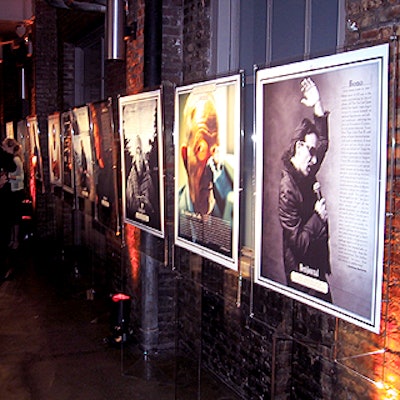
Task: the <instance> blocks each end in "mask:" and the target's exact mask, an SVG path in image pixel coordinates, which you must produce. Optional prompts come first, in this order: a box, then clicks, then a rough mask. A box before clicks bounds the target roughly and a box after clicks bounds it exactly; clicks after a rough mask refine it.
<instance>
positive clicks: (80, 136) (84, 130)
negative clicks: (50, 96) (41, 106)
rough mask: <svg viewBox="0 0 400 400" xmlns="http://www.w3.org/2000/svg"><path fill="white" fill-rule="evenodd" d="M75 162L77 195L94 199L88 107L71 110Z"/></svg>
mask: <svg viewBox="0 0 400 400" xmlns="http://www.w3.org/2000/svg"><path fill="white" fill-rule="evenodd" d="M72 115H73V136H72V144H73V149H74V155H73V159H74V163H75V189H76V193H77V195H78V196H79V197H83V198H85V199H88V200H90V201H94V200H95V196H96V192H95V182H94V179H93V157H92V142H91V137H90V125H89V107H88V106H82V107H76V108H74V109H73V110H72Z"/></svg>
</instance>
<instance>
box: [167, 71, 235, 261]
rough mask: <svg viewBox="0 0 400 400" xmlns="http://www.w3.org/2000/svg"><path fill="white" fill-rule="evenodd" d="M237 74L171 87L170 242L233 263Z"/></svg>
mask: <svg viewBox="0 0 400 400" xmlns="http://www.w3.org/2000/svg"><path fill="white" fill-rule="evenodd" d="M240 98H241V76H240V75H239V74H238V75H234V76H230V77H225V78H220V79H216V80H213V81H208V82H203V83H198V84H194V85H187V86H182V87H178V88H177V89H176V93H175V132H174V136H175V138H174V140H175V243H176V244H177V245H178V246H181V247H184V248H186V249H188V250H190V251H192V252H194V253H197V254H200V255H201V256H203V257H206V258H209V259H210V260H213V261H215V262H218V263H220V264H222V265H225V266H227V267H229V268H232V269H237V253H238V226H239V176H240V175H239V174H240V168H239V166H240V131H241V118H240V115H241V107H240Z"/></svg>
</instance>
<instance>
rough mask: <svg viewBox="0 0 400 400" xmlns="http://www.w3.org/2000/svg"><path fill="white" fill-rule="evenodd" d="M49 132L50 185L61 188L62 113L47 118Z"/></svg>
mask: <svg viewBox="0 0 400 400" xmlns="http://www.w3.org/2000/svg"><path fill="white" fill-rule="evenodd" d="M47 131H48V134H49V140H48V145H49V171H50V184H52V185H55V186H61V185H62V181H61V140H60V113H58V112H56V113H54V114H51V115H49V116H48V117H47Z"/></svg>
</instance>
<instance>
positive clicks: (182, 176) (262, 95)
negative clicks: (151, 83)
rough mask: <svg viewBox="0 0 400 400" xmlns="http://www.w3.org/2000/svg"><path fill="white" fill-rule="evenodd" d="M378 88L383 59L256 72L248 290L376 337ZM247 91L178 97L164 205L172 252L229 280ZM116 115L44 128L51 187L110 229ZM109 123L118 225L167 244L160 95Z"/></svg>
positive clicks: (74, 113)
mask: <svg viewBox="0 0 400 400" xmlns="http://www.w3.org/2000/svg"><path fill="white" fill-rule="evenodd" d="M387 75H388V46H387V45H380V46H375V47H371V48H367V49H362V50H356V51H352V52H347V53H342V54H338V55H333V56H327V57H322V58H318V59H314V60H308V61H303V62H299V63H293V64H289V65H285V66H279V67H272V68H263V69H262V68H260V69H258V70H256V72H255V81H256V90H255V101H256V113H255V118H256V121H255V122H256V123H255V128H256V133H255V135H253V139H254V141H255V157H256V171H255V181H256V184H255V187H256V191H255V196H254V198H255V207H254V208H255V221H254V223H253V224H252V226H254V237H255V244H254V248H255V282H256V283H258V284H260V285H263V286H266V287H268V288H271V289H273V290H275V291H278V292H280V293H283V294H285V295H287V296H289V297H291V298H294V299H296V300H298V301H301V302H303V303H306V304H308V305H311V306H313V307H315V308H318V309H320V310H322V311H324V312H327V313H329V314H331V315H334V316H336V317H339V318H342V319H345V320H347V321H349V322H352V323H354V324H356V325H358V326H361V327H363V328H365V329H368V330H371V331H373V332H379V326H380V312H381V297H382V295H381V293H382V289H381V285H382V273H383V248H384V222H385V192H386V168H387V166H386V143H387V105H388V104H387V96H388V93H387V92H388V77H387ZM242 78H243V77H242V75H241V74H237V75H233V76H229V77H224V78H218V79H215V80H211V81H207V82H202V83H197V84H193V85H186V86H180V87H177V88H176V89H175V127H174V135H173V139H174V151H175V154H174V159H175V177H174V178H175V188H174V189H175V198H174V199H170V198H168V199H167V201H174V205H175V221H174V222H175V224H174V225H175V227H174V228H175V243H176V244H177V245H178V246H180V247H184V248H186V249H188V250H190V251H192V252H194V253H197V254H200V255H201V256H203V257H206V258H208V259H211V260H213V261H216V262H218V263H221V264H222V265H224V266H226V267H228V268H231V269H234V270H237V269H238V254H237V253H238V249H239V238H238V236H239V233H238V232H239V192H240V190H241V188H240V187H239V186H240V185H239V182H240V165H241V144H240V138H241V131H242V128H241V124H242V121H241V107H242V104H241V103H242V100H241V98H242V89H243V85H242V82H243V79H242ZM307 87H308V88H311V89H310V90H311V93H312V92H314V94H315V88H317V93H318V95H319V99H320V101H321V103H322V106H323V110H324V112H325V113H324V114H323V116H322V118H321V116H319V117H318V118H314V114H315V112H316V111H315V108H313V107H311V106H310V104H311V103H310V100H307V98H306V97H307V96H306V93H305V91H306V88H307ZM311 105H312V104H311ZM111 109H112V108H111V106H110V100H109V101H108V102H100V103H96V104H90V105H88V106H84V107H79V108H76V109H74V110H71V111H68V112H65V113H62V114H58V113H56V114H54V115H51V116H49V120H48V121H49V127H48V129H49V130H48V132H49V162H50V172H51V174H50V175H51V183H52V184H53V185H61V186H62V187H63V189H64V190H65V191H71V192H72V191H74V190H76V193H77V194H78V196H80V197H84V198H87V199H89V200H90V201H93V202H95V203H96V204H97V205H98V209H99V210H100V211H99V212H98V213H97V217H98V218H99V220H100V221H101V222H103V223H104V224H105V225H107V223H108V221H109V219H107V218H103V216H106V217H107V215H108V214H109V213H107V212H106V211H107V209H110V208H113V207H114V206H115V204H116V203H117V200H116V199H117V198H118V195H117V192H118V191H117V189H118V186H117V183H116V182H117V174H116V169H119V168H117V165H116V159H117V158H116V157H115V151H116V149H115V146H116V143H117V142H118V140H116V138H115V137H114V127H113V122H112V121H113V118H112V111H111ZM118 112H119V125H120V128H119V131H120V133H119V143H120V155H121V168H120V171H121V175H122V217H123V222H125V223H127V224H132V225H135V226H137V227H139V228H140V229H143V230H145V231H148V232H150V233H152V234H155V235H157V236H159V237H164V166H163V160H164V159H163V153H164V152H163V148H164V144H163V107H162V90H161V89H160V90H155V91H151V92H145V93H141V94H137V95H131V96H125V97H120V98H119V100H118ZM321 121H322V122H321ZM324 127H325V128H324ZM36 132H38V129H37V127H36ZM312 133H314V135H313V134H312ZM301 135H303V136H301ZM313 139H314V141H313ZM33 145H34V146H35V145H37V143H36V144H35V143H34V144H33ZM117 151H118V149H117ZM113 152H114V153H113ZM295 160H297V162H295ZM299 160H300V161H299ZM302 162H303V166H304V165H305V166H304V168H303V169H302V168H301V163H302ZM304 162H305V163H306V164H304ZM294 166H296V167H295V168H294ZM74 171H75V172H74ZM317 202H318V204H319V209H318V210H317V208H316V207H317V206H316V203H317ZM322 204H323V205H322ZM321 207H322V211H321ZM102 208H103V211H101V209H102ZM255 301H256V299H255Z"/></svg>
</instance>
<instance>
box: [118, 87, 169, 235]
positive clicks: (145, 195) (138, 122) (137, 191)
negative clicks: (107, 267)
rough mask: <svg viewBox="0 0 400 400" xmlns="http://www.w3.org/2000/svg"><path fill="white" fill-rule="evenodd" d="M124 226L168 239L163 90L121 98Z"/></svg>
mask: <svg viewBox="0 0 400 400" xmlns="http://www.w3.org/2000/svg"><path fill="white" fill-rule="evenodd" d="M119 117H120V134H121V162H122V177H123V178H122V202H123V206H122V210H123V219H124V222H126V223H130V224H132V225H136V226H138V227H139V228H141V229H143V230H147V231H149V232H152V233H154V234H155V235H157V236H160V237H163V236H164V185H163V173H164V168H163V140H162V109H161V90H159V89H158V90H154V91H151V92H145V93H140V94H135V95H131V96H125V97H120V98H119Z"/></svg>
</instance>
